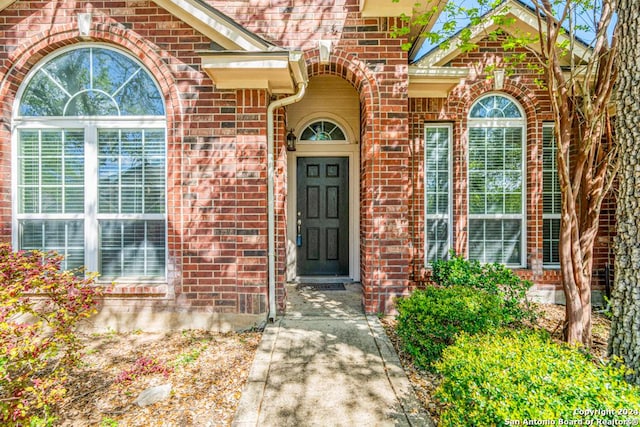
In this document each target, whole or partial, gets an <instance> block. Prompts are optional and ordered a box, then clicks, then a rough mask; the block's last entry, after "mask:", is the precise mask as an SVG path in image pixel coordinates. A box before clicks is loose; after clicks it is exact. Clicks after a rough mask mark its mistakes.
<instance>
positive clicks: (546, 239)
mask: <svg viewBox="0 0 640 427" xmlns="http://www.w3.org/2000/svg"><path fill="white" fill-rule="evenodd" d="M542 163H543V172H542V176H543V181H542V206H543V213H544V219H543V233H542V236H543V250H542V258H543V263H544V264H556V265H557V264H559V263H560V257H559V255H558V245H559V241H560V219H559V218H558V217H557V216H559V215H560V213H561V211H562V207H561V193H560V185H559V179H558V168H557V163H556V141H555V134H554V129H553V126H549V125H545V126H544V127H543V128H542Z"/></svg>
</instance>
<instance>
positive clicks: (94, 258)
mask: <svg viewBox="0 0 640 427" xmlns="http://www.w3.org/2000/svg"><path fill="white" fill-rule="evenodd" d="M87 47H93V48H103V49H108V50H112V51H115V52H117V53H119V54H121V55H123V56H126V57H128V58H129V59H131V60H133V61H134V62H136V63H137V64H139V65H140V67H141V70H143V71H144V72H146V73H148V75H149V76H150V77H151V80H152V81H153V83H154V84H155V86H156V90H157V91H158V93H162V91H161V90H160V87H159V85H158V83H157V81H156V80H155V78H154V77H153V75H152V74H151V72H150V71H149V69H148V68H147V67H146V66H145V65H144V64H142V63H141V62H140V61H139V60H138V59H137V58H136V57H134V56H132V55H131V54H129V53H128V52H126V51H123V50H121V49H118V48H116V47H114V46H112V45H109V44H107V43H95V42H90V43H76V44H73V45H71V46H68V47H64V48H61V49H58V50H56V51H55V52H54V53H52V54H50V55H47V56H46V57H44V58H43V59H42V60H41V61H40V62H39V63H38V64H37V65H36V66H35V67H33V69H32V70H31V71H30V72H29V73H28V74H27V76H26V77H25V78H24V80H23V81H22V83H21V85H20V87H19V89H18V91H17V93H16V97H15V100H14V105H13V111H14V112H15V114H14V116H13V118H12V124H11V230H12V231H11V244H12V246H13V247H14V248H18V247H19V244H20V235H19V233H20V227H19V222H20V221H21V220H28V219H60V220H65V219H83V218H84V223H85V224H84V226H85V228H84V233H85V239H84V248H85V254H84V256H85V268H86V270H87V272H97V271H98V268H99V265H98V264H99V233H100V227H99V221H100V220H108V219H122V220H127V219H147V220H154V219H157V220H160V219H162V220H164V229H165V231H164V233H165V248H164V250H165V260H164V266H165V267H164V273H163V274H164V277H163V278H136V277H126V278H115V279H113V280H111V279H109V280H108V282H109V283H110V282H113V281H115V282H122V283H151V284H153V283H167V281H168V277H169V276H168V272H169V271H168V270H169V262H168V261H169V234H168V231H169V221H168V197H166V195H167V190H168V176H169V174H168V161H167V159H168V141H167V135H168V132H167V120H166V109H165V114H164V115H163V116H89V117H87V116H73V117H56V116H47V117H32V116H19V112H20V101H21V100H22V96H23V94H24V91H25V90H26V88H27V87H28V83H29V82H30V81H31V79H32V78H33V76H34V75H36V73H38V72H39V71H40V70H41V69H42V67H44V66H45V65H46V64H47V63H49V61H51V60H53V59H55V58H56V57H58V56H60V55H63V54H64V53H67V52H69V51H72V50H76V49H79V48H87ZM65 128H66V129H69V128H71V129H83V130H84V132H85V154H84V156H85V157H84V158H85V183H84V185H85V193H84V194H85V212H84V213H83V214H19V213H18V206H19V200H18V194H19V193H18V181H19V176H18V167H17V166H18V162H19V159H18V144H19V141H18V134H19V131H20V130H22V129H65ZM123 128H124V129H127V128H137V129H163V130H164V134H165V159H164V167H165V206H164V211H165V213H164V214H139V215H136V214H133V215H132V214H124V215H122V214H98V213H97V212H96V209H97V196H98V195H97V189H98V152H97V149H98V138H97V135H98V129H123ZM88 189H95V191H89V190H88ZM91 203H93V204H91ZM89 206H91V207H90V208H89ZM98 281H100V279H98Z"/></svg>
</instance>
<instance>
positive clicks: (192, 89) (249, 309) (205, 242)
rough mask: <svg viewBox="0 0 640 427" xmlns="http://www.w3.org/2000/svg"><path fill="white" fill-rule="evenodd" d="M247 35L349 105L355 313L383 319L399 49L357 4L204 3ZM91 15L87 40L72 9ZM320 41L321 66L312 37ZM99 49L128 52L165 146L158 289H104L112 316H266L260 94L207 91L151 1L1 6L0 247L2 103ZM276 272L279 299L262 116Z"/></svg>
mask: <svg viewBox="0 0 640 427" xmlns="http://www.w3.org/2000/svg"><path fill="white" fill-rule="evenodd" d="M210 3H211V5H213V6H214V7H217V8H219V9H220V10H221V11H222V12H224V13H227V14H228V15H229V16H230V17H231V18H233V19H235V20H236V21H237V22H238V23H240V24H241V25H246V27H247V28H248V29H249V30H252V31H255V32H256V33H257V34H259V35H261V36H263V37H265V38H266V39H268V40H270V41H272V42H274V43H275V44H277V45H279V46H283V47H286V48H299V49H303V50H304V51H305V55H306V59H307V62H308V66H309V74H311V75H320V74H331V75H337V76H340V77H341V78H343V79H345V80H346V81H348V82H349V83H351V84H352V85H353V86H354V88H355V89H356V90H357V91H358V93H359V94H360V100H361V122H362V123H361V124H362V126H361V128H362V134H361V135H360V144H361V147H360V148H361V165H360V171H359V173H360V177H361V208H360V222H361V236H360V250H361V265H360V271H361V279H362V283H363V286H364V289H365V301H364V303H365V306H366V309H367V311H370V312H377V311H385V310H387V308H388V307H389V305H390V304H391V302H392V298H393V296H395V295H397V294H401V293H404V292H406V289H407V286H408V279H409V264H410V253H409V228H408V227H409V224H408V222H407V217H408V210H409V201H408V189H409V184H410V180H409V175H408V170H409V154H410V153H409V146H408V144H407V140H408V120H409V117H408V100H407V96H406V86H407V54H406V53H405V52H403V51H402V50H401V48H400V45H401V42H402V40H397V39H392V38H390V37H389V28H390V27H391V26H392V25H393V24H394V20H393V19H387V18H374V19H371V18H368V19H363V18H361V17H359V14H358V1H357V0H346V1H336V2H323V1H317V2H284V3H286V4H284V3H283V4H280V3H278V2H268V1H264V2H251V3H249V2H246V1H211V2H210ZM88 11H91V12H92V14H93V24H92V29H91V32H90V36H89V38H80V37H79V35H78V32H77V27H76V17H77V14H78V13H83V12H88ZM319 39H330V40H332V41H333V42H334V49H333V53H332V57H331V61H330V63H329V64H327V65H324V64H319V60H318V51H317V44H316V41H317V40H319ZM84 42H93V43H105V44H109V45H112V46H115V47H118V48H120V49H122V50H123V51H126V52H128V53H130V54H131V55H133V56H134V57H136V58H138V59H139V60H140V61H141V62H142V63H143V64H144V65H145V66H146V68H147V69H148V70H149V72H150V73H151V74H152V75H153V76H154V78H155V79H156V80H157V82H158V84H159V87H160V89H161V92H162V94H163V96H164V98H165V105H166V110H167V129H168V132H167V142H168V150H167V156H168V170H167V174H168V181H167V184H168V190H167V193H168V194H167V204H168V212H167V217H168V236H167V241H168V249H169V253H168V263H169V277H168V283H167V284H162V285H155V286H151V285H143V284H139V285H136V284H128V285H114V286H112V287H111V288H110V289H109V294H110V297H109V298H107V303H108V304H112V305H116V306H121V307H123V308H124V309H126V310H135V309H136V308H138V307H142V306H149V307H156V308H158V309H161V308H162V309H172V310H187V309H188V310H196V311H205V312H219V313H264V312H265V311H266V301H267V299H266V293H267V267H266V265H267V262H266V250H267V248H266V240H267V231H266V229H267V225H266V107H267V105H268V103H269V102H270V94H269V93H267V92H266V91H258V90H241V91H231V90H226V91H224V90H217V89H216V88H215V87H214V86H213V84H212V82H211V80H210V79H209V78H208V77H207V75H206V74H205V73H204V72H202V70H201V67H200V59H199V57H198V55H197V54H196V53H195V52H196V51H198V50H207V49H209V48H210V46H211V44H210V42H209V40H208V39H207V38H206V37H204V36H202V35H201V34H199V33H197V32H196V31H194V30H193V29H191V28H190V27H189V26H187V25H186V24H184V23H182V22H181V21H179V20H178V19H177V18H175V17H173V16H172V15H171V14H169V13H167V12H166V11H164V10H163V9H161V8H159V7H158V6H157V5H156V4H155V3H153V2H151V1H145V0H129V1H99V2H85V1H53V2H47V1H33V2H15V3H14V4H12V5H11V6H9V7H7V8H6V9H5V10H3V11H2V12H0V46H1V48H0V99H1V100H2V104H1V105H0V120H2V123H3V126H2V127H1V128H0V153H2V154H0V238H1V239H2V240H5V241H8V240H10V239H11V156H10V153H11V134H10V130H11V128H10V125H11V119H12V109H13V106H14V102H15V98H16V94H17V92H18V89H19V87H20V85H21V83H22V82H23V80H24V78H25V76H26V75H27V74H28V73H29V72H30V71H31V70H33V68H34V66H35V65H36V64H38V62H39V61H40V60H41V59H43V58H44V57H45V56H46V55H48V54H50V53H52V52H55V51H56V50H57V49H60V48H64V47H69V46H72V45H75V44H77V43H84ZM276 120H277V121H278V123H279V126H276V129H277V132H276V141H277V150H276V153H277V154H276V155H277V159H276V160H277V163H276V167H277V171H278V174H277V180H276V186H277V200H276V218H277V221H278V224H277V227H276V230H277V244H276V247H277V264H276V265H277V269H278V271H277V278H278V301H279V304H280V305H282V302H283V300H284V287H283V286H282V283H283V281H284V271H285V257H286V252H285V241H286V239H285V221H286V217H285V215H286V209H285V205H286V203H285V201H286V174H285V171H286V151H285V150H284V145H283V144H284V142H283V141H284V135H285V127H284V123H285V114H284V111H280V112H278V113H277V115H276Z"/></svg>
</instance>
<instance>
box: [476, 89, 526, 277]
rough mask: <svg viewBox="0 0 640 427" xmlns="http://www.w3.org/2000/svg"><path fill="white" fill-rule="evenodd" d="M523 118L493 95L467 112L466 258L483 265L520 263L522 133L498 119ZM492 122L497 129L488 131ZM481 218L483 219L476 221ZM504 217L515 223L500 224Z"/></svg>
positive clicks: (515, 108) (509, 103)
mask: <svg viewBox="0 0 640 427" xmlns="http://www.w3.org/2000/svg"><path fill="white" fill-rule="evenodd" d="M502 118H509V119H522V114H521V113H520V110H519V108H518V106H517V105H516V104H515V103H514V102H513V101H511V100H510V99H509V98H507V97H504V96H500V95H491V96H487V97H484V98H482V99H480V100H478V101H477V102H476V103H475V104H474V105H473V106H472V108H471V111H470V113H469V124H470V126H471V127H470V128H469V148H468V149H469V164H468V168H467V173H468V179H469V183H468V192H469V193H468V194H469V222H468V224H469V227H468V231H469V257H470V258H472V259H477V260H479V261H481V262H499V263H505V264H510V265H519V264H521V262H522V261H521V259H522V258H521V257H522V250H521V243H522V230H523V227H524V225H523V222H524V215H523V206H522V205H523V203H522V202H523V197H525V195H524V173H525V169H524V164H523V150H524V144H523V129H524V123H523V122H522V125H517V126H510V127H505V126H499V124H500V123H501V122H500V121H498V120H492V119H502ZM492 123H495V124H497V125H494V126H490V125H491V124H492ZM479 215H483V217H479ZM505 215H509V216H511V217H514V216H517V217H516V218H515V219H504V218H503V217H504V216H505Z"/></svg>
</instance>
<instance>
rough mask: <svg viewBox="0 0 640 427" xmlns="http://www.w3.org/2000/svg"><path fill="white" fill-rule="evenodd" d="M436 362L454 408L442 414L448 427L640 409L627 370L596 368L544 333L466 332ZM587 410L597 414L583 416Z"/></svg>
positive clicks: (610, 415)
mask: <svg viewBox="0 0 640 427" xmlns="http://www.w3.org/2000/svg"><path fill="white" fill-rule="evenodd" d="M435 367H436V369H437V371H438V372H440V373H441V374H442V375H443V376H444V379H443V382H442V384H441V386H440V388H439V389H438V391H437V393H436V395H437V397H438V398H439V399H440V400H441V401H442V402H444V403H446V404H447V405H448V406H447V408H446V409H445V411H444V412H443V413H442V417H441V424H440V425H441V426H444V427H447V426H460V425H475V426H504V425H509V424H508V423H507V420H520V421H522V420H555V421H556V423H557V420H559V419H563V420H580V419H583V420H585V419H589V420H591V419H594V420H596V419H598V420H613V419H617V420H621V419H632V418H636V417H638V413H637V411H638V410H639V409H640V390H639V389H638V388H636V387H633V386H631V385H630V384H628V383H627V382H625V380H624V376H625V373H626V372H625V370H624V369H621V368H614V367H612V366H608V367H601V366H596V365H595V364H594V363H593V362H592V361H591V360H590V359H589V357H588V356H586V355H585V354H583V353H581V352H580V351H578V350H577V349H576V348H574V347H569V346H567V345H561V344H557V343H555V342H553V341H552V340H551V339H550V338H549V336H548V334H546V333H542V332H536V331H532V330H519V331H518V330H499V331H495V332H494V333H489V334H484V335H476V336H469V335H466V334H462V335H461V336H460V337H459V338H458V340H457V341H456V343H455V344H454V345H452V346H450V347H448V348H447V349H446V350H445V351H444V353H443V355H442V359H441V361H440V362H438V363H436V364H435ZM587 409H589V410H593V411H598V412H592V413H591V414H589V415H584V414H583V412H581V411H585V410H587ZM625 411H627V412H625ZM628 411H631V412H628ZM633 411H636V412H635V414H634V412H633ZM593 425H595V423H594V424H593ZM607 425H613V424H607ZM616 425H618V424H616ZM625 425H633V424H625Z"/></svg>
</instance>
